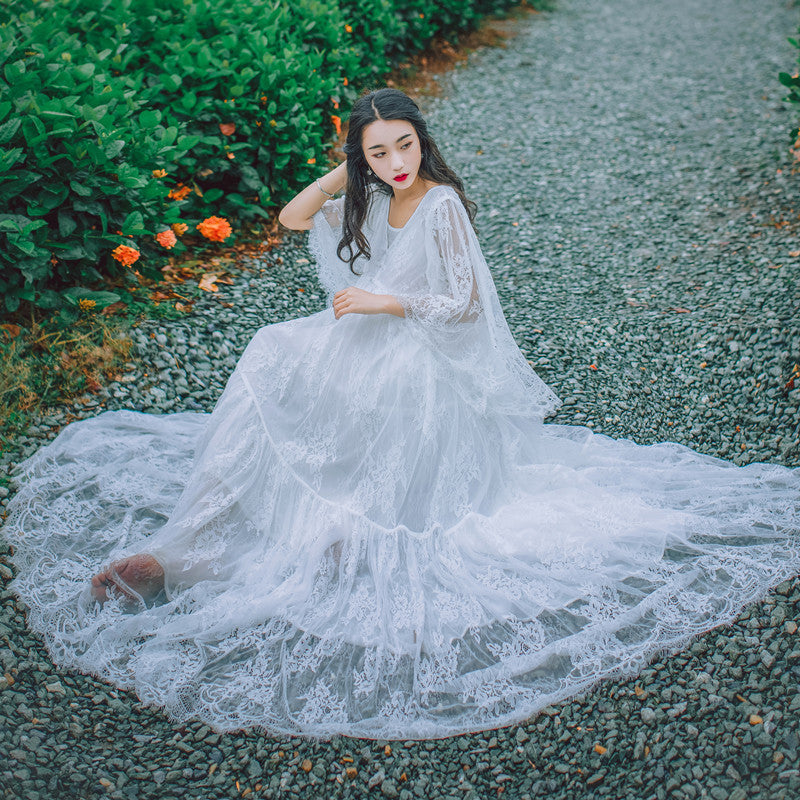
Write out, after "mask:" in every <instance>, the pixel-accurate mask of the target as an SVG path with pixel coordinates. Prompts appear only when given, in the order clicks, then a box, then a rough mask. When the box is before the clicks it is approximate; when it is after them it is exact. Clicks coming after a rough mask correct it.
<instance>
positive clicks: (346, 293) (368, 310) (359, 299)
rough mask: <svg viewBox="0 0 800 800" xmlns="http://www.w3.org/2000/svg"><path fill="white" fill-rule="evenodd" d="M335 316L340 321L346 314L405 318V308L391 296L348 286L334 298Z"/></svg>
mask: <svg viewBox="0 0 800 800" xmlns="http://www.w3.org/2000/svg"><path fill="white" fill-rule="evenodd" d="M333 314H334V316H335V317H336V319H339V318H340V317H341V316H343V315H344V314H394V315H395V316H396V317H404V316H405V311H403V306H401V305H400V303H398V302H397V298H396V297H394V295H391V294H374V293H373V292H368V291H366V289H359V288H358V287H357V286H348V287H347V288H346V289H341V290H340V291H338V292H336V294H335V295H334V296H333Z"/></svg>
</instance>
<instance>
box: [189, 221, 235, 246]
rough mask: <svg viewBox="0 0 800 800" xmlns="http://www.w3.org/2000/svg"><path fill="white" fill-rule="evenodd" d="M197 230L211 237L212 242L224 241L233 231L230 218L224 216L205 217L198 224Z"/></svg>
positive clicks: (207, 237)
mask: <svg viewBox="0 0 800 800" xmlns="http://www.w3.org/2000/svg"><path fill="white" fill-rule="evenodd" d="M197 230H199V231H200V233H202V234H203V236H205V237H206V239H211V241H212V242H224V241H225V240H226V239H227V238H228V237H229V236H230V235H231V233H233V231H232V230H231V226H230V225H229V224H228V220H226V219H225V218H224V217H209V218H208V219H204V220H203V221H202V222H201V223H200V224H199V225H198V226H197Z"/></svg>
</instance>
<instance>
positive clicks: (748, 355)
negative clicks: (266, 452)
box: [0, 0, 800, 800]
mask: <svg viewBox="0 0 800 800" xmlns="http://www.w3.org/2000/svg"><path fill="white" fill-rule="evenodd" d="M798 21H799V20H798V14H797V9H796V7H794V6H793V5H792V4H791V3H789V2H785V0H760V2H759V3H758V4H753V3H752V2H751V0H715V2H714V3H707V2H704V1H703V0H670V2H669V3H648V2H642V1H641V0H604V2H603V3H597V2H592V0H558V3H557V5H556V6H555V8H554V9H553V10H552V11H548V12H544V13H541V14H537V15H531V17H530V18H529V19H528V20H526V21H525V22H524V23H519V26H520V27H519V32H518V35H517V36H515V37H514V38H513V39H511V40H509V42H508V44H507V46H506V47H505V48H502V49H501V48H498V49H484V50H481V51H478V52H475V53H473V54H471V55H470V57H469V59H468V61H467V62H466V63H465V64H463V65H461V66H459V67H457V68H456V69H455V70H454V71H453V72H451V73H449V74H448V75H446V76H442V81H443V84H444V92H443V94H442V96H441V97H439V98H434V99H429V100H426V101H424V103H423V105H424V109H423V110H424V111H425V112H426V113H427V115H428V119H429V124H430V127H431V130H432V132H433V134H434V136H435V138H436V139H437V141H438V142H439V144H440V148H441V150H442V152H443V153H444V155H445V157H446V158H447V160H448V162H449V163H450V164H451V166H453V167H454V168H455V169H456V171H457V172H458V173H459V174H460V175H461V176H462V177H463V178H464V181H465V184H466V187H467V190H468V194H469V196H470V197H471V198H472V199H474V200H475V201H476V202H477V203H478V205H479V207H480V212H479V215H478V219H477V225H478V228H479V231H480V239H481V243H482V245H483V248H484V253H485V254H486V257H487V261H488V262H489V264H490V266H491V268H492V270H493V273H494V275H495V281H496V284H497V287H498V291H499V294H500V298H501V301H502V302H503V305H504V308H505V309H506V313H507V318H508V321H509V324H510V326H511V328H512V331H513V333H514V335H515V337H516V338H517V341H518V343H519V345H520V347H521V348H522V349H523V351H524V352H525V353H526V356H527V357H528V358H529V359H530V360H531V361H532V363H533V365H534V368H535V369H536V370H537V372H538V373H539V374H540V375H541V377H542V378H543V379H544V380H545V381H546V382H547V383H548V384H549V385H550V386H551V387H552V388H553V389H554V391H556V393H557V394H558V395H559V397H561V398H562V399H563V400H564V401H565V402H564V405H563V406H562V407H561V408H560V409H559V410H558V412H557V413H556V414H555V415H554V416H553V417H551V418H550V420H551V421H553V422H559V423H567V424H569V423H580V424H585V425H589V426H591V427H593V428H594V430H596V431H600V432H603V433H606V434H608V435H611V436H614V437H623V436H624V437H627V438H632V439H634V440H636V441H638V442H640V443H643V444H646V443H652V442H657V441H665V440H672V441H678V442H681V443H683V444H687V445H689V446H691V447H694V448H695V449H697V450H700V451H702V452H705V453H708V454H711V455H716V456H722V457H725V458H728V459H731V460H733V461H734V462H735V463H737V464H745V463H749V462H753V461H772V462H775V463H781V464H785V465H788V466H798V465H800V445H799V444H798V443H799V442H800V375H799V376H798V379H797V381H796V384H795V386H796V388H792V384H791V379H792V376H793V369H794V368H795V365H797V364H800V321H799V318H800V312H799V311H798V309H800V281H798V273H799V272H800V252H798V251H800V230H799V229H800V222H799V217H800V204H797V208H795V204H796V203H797V200H796V199H797V196H798V188H800V175H792V174H791V157H790V156H789V154H788V152H787V148H788V146H789V144H790V141H789V131H790V130H791V127H792V123H793V121H794V116H793V113H792V112H790V111H789V110H787V108H786V107H785V105H784V104H783V103H782V102H781V98H782V96H783V94H784V91H783V87H781V86H780V84H779V83H778V81H777V73H778V72H779V71H781V70H783V71H789V72H793V71H794V66H795V58H796V51H795V50H794V49H793V48H792V47H791V46H790V45H789V44H788V42H787V37H789V36H792V35H795V34H796V31H797V25H798ZM305 237H306V234H302V233H298V234H292V235H290V236H288V237H287V239H286V243H285V244H284V245H283V246H281V247H280V248H279V249H277V250H275V251H273V252H272V253H270V254H268V255H267V256H266V257H264V258H263V259H261V260H254V261H253V262H252V263H251V265H250V267H251V272H250V273H248V274H247V275H246V276H245V277H244V278H243V279H240V280H237V281H236V282H235V285H232V286H225V285H221V286H220V291H219V293H218V294H215V295H208V296H204V297H203V298H202V299H200V300H199V301H198V302H197V303H196V304H195V309H194V312H193V313H192V315H191V316H190V317H188V318H187V319H185V320H180V321H177V322H169V323H164V322H154V321H150V322H146V323H143V324H141V325H140V326H138V327H137V328H136V329H134V331H133V332H132V338H133V339H134V343H135V354H136V360H135V361H132V362H131V363H130V365H129V367H130V370H131V371H130V373H129V374H128V375H126V376H125V378H124V379H123V380H122V381H120V382H118V383H115V384H112V385H111V386H110V387H108V388H107V389H106V390H104V391H103V392H102V393H101V394H100V395H98V396H97V400H96V404H95V405H92V404H86V405H77V404H76V406H75V408H72V409H62V410H58V411H53V412H52V413H48V414H45V415H43V416H42V418H41V420H39V421H38V422H37V424H36V425H35V426H33V427H32V428H31V429H30V430H29V431H28V432H27V435H26V436H24V437H21V438H20V440H19V441H18V443H17V447H16V448H15V449H14V450H13V451H10V452H7V453H5V454H4V455H3V456H1V457H0V470H2V469H8V468H9V467H10V466H11V464H12V463H14V462H15V461H17V460H19V459H20V458H21V457H23V456H24V455H27V454H28V453H30V452H32V451H33V450H34V449H36V448H37V447H39V446H40V445H41V444H42V443H43V442H44V441H46V440H48V439H50V438H52V437H53V436H54V435H55V434H56V433H57V432H58V430H59V428H60V427H61V426H62V425H63V424H64V422H65V419H67V418H68V417H67V414H68V413H70V414H72V415H73V416H79V417H85V416H92V415H94V414H96V413H98V412H99V411H100V410H102V409H103V408H133V409H136V410H139V411H146V412H151V413H166V412H170V411H179V410H186V409H198V410H200V409H202V410H207V411H210V410H211V409H212V408H213V406H214V403H215V401H216V399H217V397H218V396H219V395H220V393H221V392H222V389H223V388H224V385H225V381H226V380H227V377H228V375H229V374H230V373H231V371H232V370H233V367H234V366H235V364H236V361H237V358H238V356H239V355H240V354H241V352H242V351H243V349H244V347H245V345H246V344H247V342H248V341H249V340H250V338H251V337H252V335H253V334H254V333H255V331H256V330H257V329H258V328H259V327H261V326H263V325H266V324H270V323H273V322H279V321H282V320H284V319H289V318H292V317H296V316H299V315H304V314H308V313H312V312H314V311H318V310H320V309H321V308H322V307H323V297H322V292H321V291H320V290H319V287H318V284H317V283H316V279H315V277H314V270H313V264H311V263H310V259H309V254H308V252H307V250H306V248H305V241H306V238H305ZM792 253H795V255H792ZM797 369H800V367H798V368H797ZM101 403H102V405H100V404H101ZM69 418H73V417H69ZM4 492H6V490H4V489H0V495H2V494H3V493H4ZM7 501H8V496H5V497H0V503H2V504H3V505H4V504H6V503H7ZM7 553H8V548H7V547H6V546H3V545H0V554H5V556H4V557H3V558H2V559H0V560H2V561H6V562H7V561H8V558H7ZM12 574H13V573H12V570H11V569H10V568H9V566H7V564H5V563H0V578H2V581H3V584H4V585H5V584H7V583H8V581H9V580H10V578H11V577H12ZM0 600H1V601H2V609H1V610H0V752H2V753H5V754H6V755H5V757H4V758H3V759H2V762H0V798H3V800H5V798H9V799H10V798H15V799H16V798H24V800H40V799H42V800H43V799H44V798H48V800H49V798H63V799H65V800H66V799H67V798H80V800H94V798H101V797H102V798H114V799H115V800H151V799H152V800H155V799H156V798H158V800H174V799H175V798H198V800H199V799H200V798H203V800H216V798H239V797H252V798H260V797H267V798H289V797H297V798H360V797H366V796H368V795H369V796H375V797H388V798H401V800H411V799H412V798H426V799H428V800H440V799H442V798H448V800H449V798H464V800H477V799H478V798H481V800H483V799H484V798H495V797H502V798H503V799H504V800H508V799H509V798H514V799H515V800H516V799H518V800H525V799H526V798H536V797H542V796H546V797H548V798H550V800H574V799H575V798H601V797H609V798H637V799H638V798H641V800H652V799H657V800H664V799H665V798H676V799H677V800H681V798H687V799H689V800H692V798H714V800H745V799H746V798H747V799H748V800H750V799H752V798H763V799H764V800H767V798H769V800H782V799H783V798H785V799H786V800H789V799H790V798H797V797H799V796H800V761H799V760H798V759H799V757H800V753H799V751H800V739H799V738H798V733H797V729H798V726H797V721H798V716H800V693H798V684H799V683H800V680H799V679H800V634H798V632H797V629H798V619H800V581H787V582H786V583H784V584H781V585H780V586H779V587H777V589H776V590H774V591H772V592H771V593H770V594H769V595H768V596H767V597H766V598H765V599H764V600H763V601H762V602H760V603H758V604H755V605H753V606H751V607H750V608H748V609H747V610H746V611H745V612H744V613H743V614H742V615H741V616H740V617H739V618H738V619H737V620H736V621H734V622H732V623H731V624H730V625H726V626H723V627H721V628H718V629H716V630H714V631H711V632H710V633H708V634H706V635H705V636H703V637H701V638H699V639H697V640H696V641H695V642H694V643H693V644H692V645H691V646H690V647H689V648H688V649H687V650H685V651H683V652H681V653H678V654H675V655H672V656H671V657H670V656H667V655H665V656H664V657H663V658H661V659H658V660H656V661H654V662H653V663H652V664H651V665H650V667H649V668H648V669H647V670H645V671H644V672H643V673H642V674H641V675H640V676H638V677H637V678H636V679H631V680H627V679H626V680H620V681H610V682H608V683H605V684H603V685H601V686H600V687H598V688H596V689H594V690H592V691H591V692H588V693H586V694H585V695H584V696H582V697H578V698H574V699H573V700H571V701H568V702H564V703H561V704H559V705H558V706H554V707H551V708H548V709H545V711H543V712H542V713H541V714H539V715H538V716H536V717H535V718H533V719H532V720H531V721H530V722H529V723H527V724H524V725H520V726H514V727H510V728H505V729H501V730H497V731H491V732H485V733H482V734H474V735H467V736H459V737H454V738H450V739H444V740H437V741H430V742H393V743H392V744H391V745H389V746H387V743H386V742H374V741H361V740H353V739H346V738H342V737H337V738H335V739H333V740H332V741H330V742H324V743H318V742H309V741H305V740H302V739H291V738H285V739H275V738H273V737H270V736H268V735H266V734H264V733H263V732H261V731H244V732H239V733H235V734H222V735H220V734H216V733H214V732H213V731H211V730H210V729H208V728H207V727H206V726H204V725H202V724H200V723H197V724H190V725H186V726H183V727H180V728H175V727H173V726H171V725H170V724H169V723H168V721H167V720H166V719H165V718H164V717H163V716H162V715H161V714H160V713H159V712H158V710H156V709H150V708H146V707H144V706H143V705H142V704H141V703H139V702H138V701H137V699H136V697H135V696H133V695H132V694H130V693H126V692H123V691H119V690H115V689H114V688H113V687H110V686H108V685H106V684H104V683H102V682H100V681H98V680H96V679H93V678H91V677H87V676H83V675H78V674H72V673H68V672H64V671H62V670H60V669H58V668H56V667H54V666H53V665H52V662H51V661H50V659H49V658H48V656H47V653H46V651H45V650H44V649H43V647H42V645H41V643H40V642H39V641H38V639H37V638H36V637H34V636H32V635H31V634H29V633H28V632H27V629H26V627H25V617H24V611H25V608H24V606H23V605H22V604H21V603H19V602H17V601H16V598H15V596H14V595H13V594H12V593H11V592H10V591H8V590H7V589H4V590H3V591H2V594H0Z"/></svg>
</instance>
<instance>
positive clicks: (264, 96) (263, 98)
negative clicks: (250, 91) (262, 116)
mask: <svg viewBox="0 0 800 800" xmlns="http://www.w3.org/2000/svg"><path fill="white" fill-rule="evenodd" d="M261 102H262V103H266V102H267V96H266V95H265V94H262V95H261Z"/></svg>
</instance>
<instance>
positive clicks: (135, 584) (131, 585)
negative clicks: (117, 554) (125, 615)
mask: <svg viewBox="0 0 800 800" xmlns="http://www.w3.org/2000/svg"><path fill="white" fill-rule="evenodd" d="M111 586H113V587H114V589H115V590H116V591H118V592H120V593H121V594H122V595H123V596H124V597H125V598H127V599H128V600H129V601H132V602H138V601H139V598H138V597H136V596H135V595H134V594H131V592H130V591H129V590H133V592H137V593H138V594H139V595H141V597H142V599H143V600H150V599H152V598H153V597H155V596H156V595H157V594H158V593H159V592H160V591H161V590H162V589H163V588H164V570H163V569H162V567H161V564H159V563H158V561H156V560H155V558H153V556H151V555H148V554H147V553H139V554H137V555H135V556H128V557H127V558H123V559H121V560H119V561H114V562H113V563H112V564H110V565H109V566H108V567H107V568H106V569H105V570H103V571H102V572H98V573H97V575H95V576H94V577H93V578H92V597H94V598H95V600H97V601H98V602H99V603H101V604H102V603H105V602H106V600H108V599H109V595H108V591H107V590H108V588H109V587H111Z"/></svg>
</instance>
